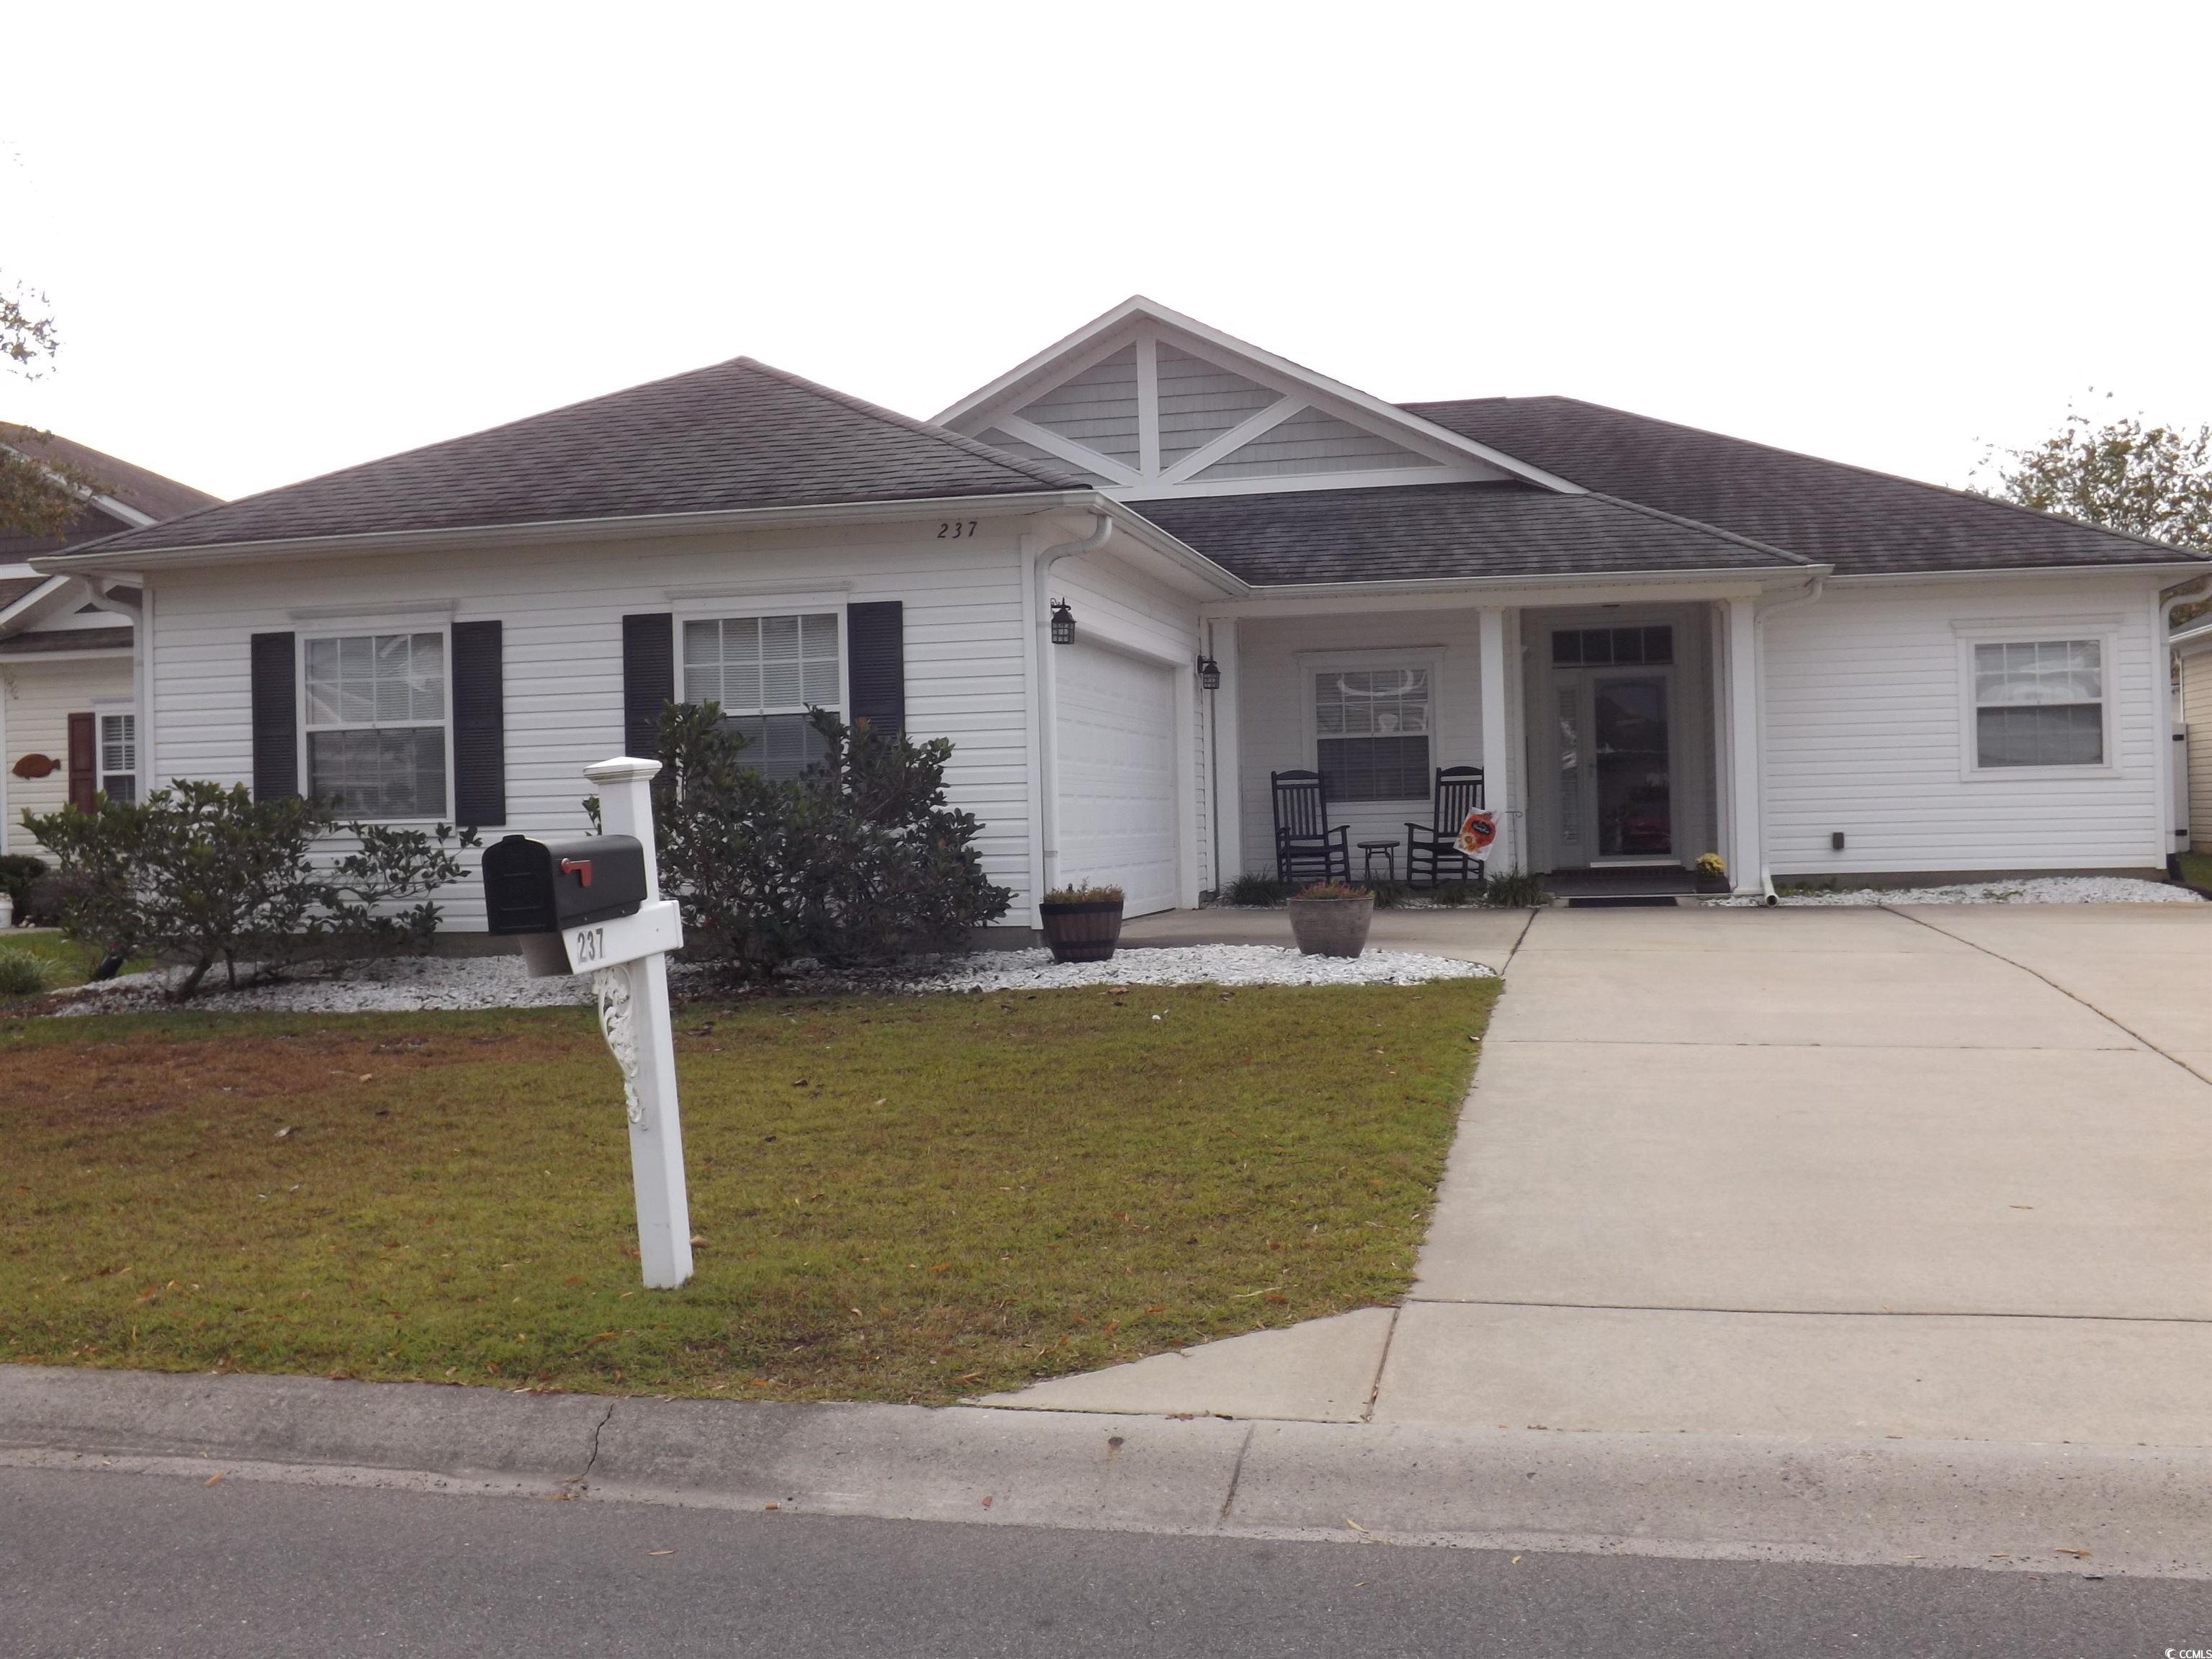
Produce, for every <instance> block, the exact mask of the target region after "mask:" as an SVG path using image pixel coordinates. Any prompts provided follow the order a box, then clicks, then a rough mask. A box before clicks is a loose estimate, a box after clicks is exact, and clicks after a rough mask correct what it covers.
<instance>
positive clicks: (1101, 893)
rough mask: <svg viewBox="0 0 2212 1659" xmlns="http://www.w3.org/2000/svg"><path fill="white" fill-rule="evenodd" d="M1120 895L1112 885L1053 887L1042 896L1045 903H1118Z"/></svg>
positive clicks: (1118, 890)
mask: <svg viewBox="0 0 2212 1659" xmlns="http://www.w3.org/2000/svg"><path fill="white" fill-rule="evenodd" d="M1121 897H1122V895H1121V889H1120V888H1118V887H1115V886H1112V885H1108V886H1104V887H1055V888H1054V889H1053V890H1052V891H1050V892H1049V893H1047V894H1046V895H1045V896H1044V902H1046V903H1047V904H1106V903H1114V904H1119V903H1120V902H1121Z"/></svg>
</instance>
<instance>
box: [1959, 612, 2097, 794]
mask: <svg viewBox="0 0 2212 1659" xmlns="http://www.w3.org/2000/svg"><path fill="white" fill-rule="evenodd" d="M1974 759H1975V764H1976V765H1978V766H1982V767H2009V766H2101V765H2103V764H2104V761H2105V663H2104V647H2103V645H2102V644H2101V643H2100V641H2096V640H2033V641H2004V642H2002V643H1997V644H1985V645H1977V646H1975V647H1974Z"/></svg>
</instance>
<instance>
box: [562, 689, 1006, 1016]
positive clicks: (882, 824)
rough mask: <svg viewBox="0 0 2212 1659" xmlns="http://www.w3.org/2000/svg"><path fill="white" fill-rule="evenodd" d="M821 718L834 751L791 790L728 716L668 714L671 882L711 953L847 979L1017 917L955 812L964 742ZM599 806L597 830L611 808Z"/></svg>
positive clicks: (682, 709)
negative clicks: (950, 790)
mask: <svg viewBox="0 0 2212 1659" xmlns="http://www.w3.org/2000/svg"><path fill="white" fill-rule="evenodd" d="M809 718H810V719H811V720H812V721H813V723H814V728H815V730H816V731H817V732H819V733H820V734H821V735H822V737H823V740H824V742H825V743H826V744H827V745H828V750H829V752H828V753H827V755H826V756H825V757H823V759H822V760H821V761H819V762H817V763H816V764H814V765H812V766H811V767H809V768H808V769H806V771H805V773H804V774H803V775H800V776H799V777H798V778H795V779H787V780H777V779H772V778H769V777H766V776H764V775H763V774H762V773H761V772H760V771H759V770H758V769H757V768H754V767H751V766H748V765H747V764H746V763H744V759H743V757H742V756H743V750H744V741H745V740H744V736H743V735H742V734H741V733H739V732H735V731H733V730H732V729H731V728H730V727H729V726H726V725H725V724H724V722H723V720H722V711H721V709H720V707H719V706H717V705H716V704H714V703H712V702H707V703H699V704H694V705H673V704H672V705H671V706H670V707H669V708H665V709H664V710H663V711H662V713H661V717H660V731H659V744H658V747H659V757H660V759H661V761H662V763H663V768H662V771H661V774H660V775H659V777H658V778H657V779H655V780H654V781H653V823H654V828H655V834H656V835H657V836H658V837H659V853H660V879H661V884H662V886H663V887H665V889H666V890H668V892H669V893H670V895H671V896H673V897H676V898H679V899H681V900H682V901H683V902H684V926H685V930H686V933H687V935H688V936H689V938H690V941H691V943H692V944H693V945H694V946H696V950H697V953H698V954H700V955H702V956H705V957H708V958H710V959H719V960H720V961H723V962H725V963H729V964H730V965H732V966H733V967H735V968H736V969H738V970H740V971H741V972H743V973H744V974H746V975H750V976H751V977H753V978H765V977H767V976H768V975H770V974H773V973H774V972H775V970H776V969H778V968H779V967H781V966H782V965H784V964H785V963H790V962H794V961H798V960H799V959H801V958H803V957H813V958H815V959H817V960H818V961H821V962H825V963H831V964H833V965H837V966H845V965H853V964H861V963H887V962H891V961H896V959H897V958H898V957H902V956H905V955H908V954H909V953H911V952H914V951H945V950H953V949H959V948H963V947H964V946H966V945H968V944H969V940H970V933H971V930H972V929H974V928H975V927H980V926H981V925H982V924H983V923H986V922H989V921H996V920H997V919H998V918H999V917H1000V916H1002V915H1005V914H1006V907H1007V905H1008V904H1009V903H1011V902H1012V899H1013V895H1012V893H1010V892H1008V891H1007V890H1006V889H1005V888H1003V887H997V886H994V885H993V884H991V883H990V882H989V881H987V880H986V879H985V878H984V875H983V866H982V860H981V857H980V856H979V855H978V854H977V853H976V851H975V847H974V845H973V843H974V842H975V836H976V834H977V832H978V831H979V830H980V829H981V828H982V825H981V822H980V821H979V820H978V819H977V818H976V817H975V814H973V813H972V812H962V811H955V810H954V809H952V808H951V807H950V806H948V805H946V804H945V763H946V762H947V761H948V760H950V759H951V757H952V745H951V744H950V743H949V742H947V741H946V740H945V739H944V738H932V739H931V740H930V741H928V742H927V743H915V742H913V741H911V740H910V739H908V738H905V737H903V736H902V735H899V734H897V733H895V732H879V731H878V730H877V729H876V728H875V727H874V726H872V725H871V724H870V723H869V722H867V721H866V720H862V721H860V722H857V723H856V724H854V725H853V726H846V725H845V724H844V723H843V722H842V721H841V720H838V719H837V718H836V716H835V715H834V714H829V713H827V712H825V711H823V710H821V709H815V710H812V711H811V714H810V716H809ZM586 806H587V808H589V809H590V810H591V811H592V813H593V815H594V817H596V816H597V812H598V803H597V801H596V799H594V800H592V801H588V802H586Z"/></svg>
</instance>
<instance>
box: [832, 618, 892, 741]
mask: <svg viewBox="0 0 2212 1659" xmlns="http://www.w3.org/2000/svg"><path fill="white" fill-rule="evenodd" d="M845 649H846V651H847V652H848V653H849V659H848V666H847V672H848V676H849V677H850V679H851V682H852V688H853V707H852V710H851V718H853V719H854V720H866V721H867V722H868V724H870V725H871V726H874V727H875V728H876V730H877V731H878V732H888V733H891V734H894V735H896V734H901V733H903V732H905V731H906V606H905V605H902V604H901V603H900V602H899V601H898V600H896V599H875V600H871V601H869V602H868V603H867V604H866V605H847V606H846V607H845Z"/></svg>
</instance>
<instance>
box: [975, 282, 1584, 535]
mask: <svg viewBox="0 0 2212 1659" xmlns="http://www.w3.org/2000/svg"><path fill="white" fill-rule="evenodd" d="M1146 323H1149V324H1152V325H1154V326H1157V327H1160V328H1164V329H1165V330H1167V331H1170V333H1181V334H1186V335H1188V336H1189V337H1191V339H1192V340H1194V342H1197V343H1200V345H1203V346H1210V347H1212V349H1213V350H1214V351H1216V352H1225V353H1227V354H1229V355H1230V356H1231V357H1232V358H1236V359H1240V360H1242V361H1243V362H1244V363H1246V364H1248V365H1249V367H1250V368H1258V369H1261V370H1263V371H1265V373H1264V374H1261V375H1259V376H1255V378H1256V379H1259V380H1261V382H1262V384H1267V385H1270V386H1272V387H1273V389H1274V390H1275V391H1278V392H1282V393H1283V394H1284V395H1285V396H1286V397H1297V396H1304V397H1306V398H1309V399H1310V400H1311V401H1313V402H1315V403H1317V404H1320V405H1321V406H1322V408H1323V409H1325V410H1328V411H1329V412H1330V413H1333V414H1340V415H1342V416H1344V417H1345V418H1346V419H1350V420H1352V422H1353V423H1354V424H1356V425H1359V426H1364V427H1368V428H1370V429H1376V430H1377V431H1378V435H1382V436H1386V437H1389V438H1391V439H1393V440H1394V441H1399V442H1405V443H1406V445H1407V447H1408V448H1410V449H1413V450H1415V451H1417V452H1421V453H1434V452H1436V451H1437V450H1441V451H1443V457H1440V458H1439V459H1445V458H1450V457H1458V458H1462V459H1468V460H1474V461H1481V462H1485V463H1486V464H1487V465H1491V466H1493V467H1497V468H1498V469H1500V470H1502V471H1506V472H1509V473H1511V474H1512V475H1513V476H1515V477H1519V478H1523V479H1526V480H1527V481H1528V482H1529V483H1536V484H1541V485H1542V486H1543V487H1544V488H1546V489H1556V490H1559V491H1560V492H1561V493H1563V494H1566V495H1582V494H1583V493H1585V492H1584V491H1583V487H1582V486H1581V485H1580V484H1577V483H1573V482H1571V480H1568V479H1565V478H1562V477H1559V476H1558V475H1557V474H1555V473H1551V472H1547V471H1544V470H1543V469H1542V468H1541V467H1535V466H1531V465H1529V464H1528V462H1526V461H1523V460H1522V459H1519V458H1517V457H1516V456H1512V455H1509V454H1507V453H1504V451H1503V450H1497V449H1492V448H1491V447H1490V446H1489V445H1487V444H1480V443H1477V442H1475V441H1474V440H1473V439H1472V438H1468V437H1465V436H1462V435H1461V434H1459V433H1456V432H1453V431H1451V430H1449V428H1444V427H1441V426H1438V425H1437V424H1436V422H1433V421H1425V420H1423V419H1422V418H1420V416H1417V415H1409V414H1407V412H1406V411H1405V410H1402V409H1400V408H1398V407H1397V406H1396V405H1395V404H1388V403H1385V402H1383V400H1382V399H1381V398H1375V397H1370V395H1369V394H1368V393H1366V392H1362V391H1360V390H1359V389H1358V387H1357V386H1346V384H1345V383H1344V382H1343V381H1341V380H1331V379H1330V378H1329V377H1328V375H1325V374H1316V373H1315V372H1314V371H1313V370H1312V369H1310V368H1304V367H1302V366H1301V365H1299V364H1297V363H1294V362H1291V361H1290V360H1289V359H1287V358H1285V357H1279V356H1275V355H1274V353H1273V352H1271V351H1265V350H1262V349H1261V348H1259V347H1258V346H1255V345H1251V344H1249V343H1246V342H1244V341H1243V340H1240V339H1237V337H1235V336H1234V335H1230V334H1225V333H1223V332H1222V331H1220V330H1219V329H1217V328H1210V327H1208V326H1207V325H1206V324H1204V323H1201V322H1200V321H1199V320H1198V319H1196V318H1194V317H1186V316H1184V315H1183V314H1182V313H1181V312H1179V311H1174V310H1171V309H1170V308H1169V307H1166V306H1164V305H1160V304H1158V303H1157V302H1156V301H1152V300H1147V299H1146V298H1145V297H1144V295H1140V294H1139V295H1131V296H1130V297H1129V298H1128V299H1127V300H1124V301H1122V302H1121V304H1120V305H1118V306H1116V307H1114V308H1113V309H1112V310H1111V311H1109V312H1107V313H1104V314H1103V316H1100V317H1097V318H1094V319H1092V320H1091V321H1090V322H1088V323H1086V324H1085V325H1083V326H1082V327H1081V328H1079V329H1078V330H1076V331H1075V332H1074V333H1073V334H1070V335H1068V336H1067V337H1066V338H1065V339H1062V340H1060V341H1059V342H1057V343H1054V344H1053V345H1051V346H1048V347H1047V348H1046V349H1044V350H1042V351H1041V352H1039V353H1037V354H1036V356H1033V357H1030V359H1028V360H1027V361H1026V362H1023V363H1021V364H1019V365H1018V366H1017V367H1016V368H1012V369H1011V370H1009V371H1008V372H1007V373H1006V374H1001V375H1000V377H999V378H998V379H997V380H994V381H992V382H991V383H990V384H989V385H988V386H983V387H981V389H979V390H977V391H975V392H970V393H969V394H968V396H966V397H965V398H961V399H960V400H959V401H958V402H957V403H956V404H952V405H951V407H950V408H948V409H945V410H942V411H941V412H940V413H939V414H938V415H937V416H936V417H935V423H936V424H937V425H939V426H950V427H952V428H954V429H955V430H957V431H966V430H968V429H969V426H970V424H971V423H973V422H975V419H976V417H977V416H981V415H983V414H986V413H987V411H989V410H992V409H994V408H996V407H999V406H1000V405H1001V404H1006V403H1007V402H1009V401H1010V400H1011V399H1012V398H1014V397H1016V396H1018V397H1019V398H1020V399H1021V401H1022V402H1024V403H1026V402H1028V401H1029V400H1030V399H1031V398H1039V397H1042V396H1043V395H1044V394H1045V393H1046V392H1049V391H1051V390H1052V389H1053V388H1054V386H1059V385H1061V384H1062V383H1064V382H1065V381H1066V380H1072V379H1073V378H1074V377H1075V376H1076V375H1078V374H1081V373H1082V372H1083V371H1084V370H1085V369H1086V368H1091V366H1092V365H1093V364H1095V363H1097V362H1100V361H1101V360H1103V358H1106V357H1109V356H1112V355H1113V354H1114V353H1115V352H1116V351H1119V350H1121V349H1123V348H1124V347H1125V346H1127V344H1128V343H1129V339H1130V337H1132V336H1133V335H1134V334H1136V333H1138V332H1139V331H1141V330H1142V327H1143V325H1145V324H1146ZM1146 355H1147V354H1146V353H1145V352H1144V351H1143V350H1142V349H1141V348H1140V349H1139V369H1138V373H1139V376H1140V377H1141V376H1142V375H1143V374H1144V368H1143V362H1144V358H1145V356H1146ZM1220 366H1221V367H1222V368H1229V367H1230V365H1229V364H1226V363H1224V364H1221V365H1220ZM1234 372H1236V373H1238V374H1245V373H1248V372H1249V370H1248V369H1246V368H1238V369H1237V370H1235V371H1234ZM1032 381H1034V384H1031V382H1032ZM1139 386H1140V387H1141V386H1142V380H1141V379H1140V380H1139ZM1140 403H1141V399H1140ZM1354 411H1356V413H1355V412H1354ZM981 424H986V425H1003V424H1004V422H1002V421H998V420H991V421H987V422H981ZM1408 440H1412V441H1408ZM1441 481H1443V480H1442V478H1441V477H1439V482H1441ZM1270 482H1271V483H1272V487H1274V488H1280V487H1281V485H1282V483H1283V481H1282V480H1273V481H1270ZM1398 482H1401V483H1403V482H1405V480H1403V479H1402V478H1401V479H1400V480H1398ZM1248 487H1249V486H1248Z"/></svg>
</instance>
